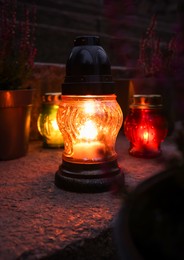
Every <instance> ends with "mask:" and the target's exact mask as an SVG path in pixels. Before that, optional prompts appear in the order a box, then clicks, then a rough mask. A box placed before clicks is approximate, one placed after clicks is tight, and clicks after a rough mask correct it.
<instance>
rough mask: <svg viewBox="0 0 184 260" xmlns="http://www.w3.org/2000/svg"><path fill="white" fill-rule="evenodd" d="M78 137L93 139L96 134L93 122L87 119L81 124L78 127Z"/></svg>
mask: <svg viewBox="0 0 184 260" xmlns="http://www.w3.org/2000/svg"><path fill="white" fill-rule="evenodd" d="M79 131H80V135H79V138H80V139H84V140H86V141H92V140H95V138H96V137H97V135H98V131H97V128H96V126H95V123H94V122H93V121H91V120H89V121H87V122H86V123H85V124H84V125H83V126H81V127H80V130H79Z"/></svg>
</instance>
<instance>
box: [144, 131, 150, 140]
mask: <svg viewBox="0 0 184 260" xmlns="http://www.w3.org/2000/svg"><path fill="white" fill-rule="evenodd" d="M143 138H144V140H145V141H148V140H149V133H148V131H145V132H144V133H143Z"/></svg>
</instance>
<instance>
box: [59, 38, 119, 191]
mask: <svg viewBox="0 0 184 260" xmlns="http://www.w3.org/2000/svg"><path fill="white" fill-rule="evenodd" d="M99 43H100V42H99V37H96V36H80V37H77V38H76V39H75V41H74V47H73V49H72V51H71V53H70V55H69V58H68V60H67V64H66V77H65V80H64V83H63V84H62V102H61V104H60V106H59V109H58V112H57V122H58V125H59V129H60V131H61V133H62V135H63V138H64V151H63V153H62V164H61V165H60V166H59V169H58V171H57V172H56V174H55V184H56V185H57V186H58V187H60V188H63V189H67V190H72V191H82V192H96V191H105V190H109V189H110V188H111V186H112V183H113V181H117V180H118V181H119V182H120V181H122V179H123V174H122V173H121V171H120V168H119V166H118V163H117V154H116V151H115V142H116V137H117V134H118V132H119V130H120V127H121V125H122V121H123V114H122V111H121V108H120V106H119V104H118V103H117V100H116V95H115V88H114V83H113V82H112V76H111V69H110V62H109V59H108V57H107V54H106V53H105V51H104V49H103V48H102V47H101V46H100V44H99Z"/></svg>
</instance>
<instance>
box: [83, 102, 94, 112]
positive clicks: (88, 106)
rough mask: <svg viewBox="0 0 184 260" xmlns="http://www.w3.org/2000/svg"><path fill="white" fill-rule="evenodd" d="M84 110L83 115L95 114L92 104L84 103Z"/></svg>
mask: <svg viewBox="0 0 184 260" xmlns="http://www.w3.org/2000/svg"><path fill="white" fill-rule="evenodd" d="M84 110H85V113H87V114H94V112H95V105H94V102H92V101H91V102H86V103H85V104H84Z"/></svg>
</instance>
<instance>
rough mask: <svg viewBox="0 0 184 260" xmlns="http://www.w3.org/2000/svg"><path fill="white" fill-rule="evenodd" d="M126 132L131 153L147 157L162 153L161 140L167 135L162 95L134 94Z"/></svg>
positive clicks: (125, 124)
mask: <svg viewBox="0 0 184 260" xmlns="http://www.w3.org/2000/svg"><path fill="white" fill-rule="evenodd" d="M124 133H125V136H126V137H127V138H128V140H129V141H130V149H129V153H130V154H131V155H133V156H136V157H145V158H153V157H157V156H159V155H160V153H161V147H160V145H161V142H163V141H164V138H165V137H166V135H167V121H166V118H165V115H164V112H163V107H162V97H161V95H133V101H132V103H131V105H130V109H129V114H128V115H127V117H126V119H125V123H124Z"/></svg>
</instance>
